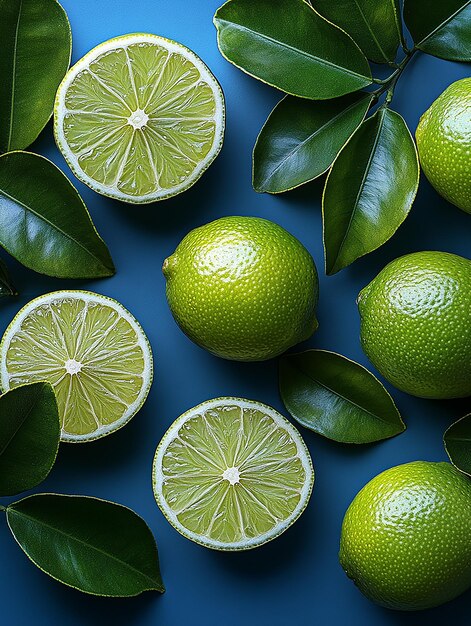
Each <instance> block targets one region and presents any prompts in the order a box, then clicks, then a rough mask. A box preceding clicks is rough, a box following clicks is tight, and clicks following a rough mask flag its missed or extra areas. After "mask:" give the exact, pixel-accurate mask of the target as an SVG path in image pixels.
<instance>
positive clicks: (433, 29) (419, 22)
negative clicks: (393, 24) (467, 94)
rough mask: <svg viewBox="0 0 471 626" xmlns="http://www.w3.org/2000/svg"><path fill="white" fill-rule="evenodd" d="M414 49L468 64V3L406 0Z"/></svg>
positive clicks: (470, 21) (462, 0)
mask: <svg viewBox="0 0 471 626" xmlns="http://www.w3.org/2000/svg"><path fill="white" fill-rule="evenodd" d="M404 20H405V22H406V25H407V27H408V29H409V30H410V32H411V35H412V37H413V39H414V42H415V46H416V48H419V49H420V50H423V51H424V52H427V53H428V54H432V55H434V56H436V57H440V58H442V59H448V60H449V61H471V26H470V24H471V0H405V1H404Z"/></svg>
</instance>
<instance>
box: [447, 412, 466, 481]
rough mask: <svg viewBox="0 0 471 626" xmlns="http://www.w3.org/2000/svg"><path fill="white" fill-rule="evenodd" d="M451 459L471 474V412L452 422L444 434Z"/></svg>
mask: <svg viewBox="0 0 471 626" xmlns="http://www.w3.org/2000/svg"><path fill="white" fill-rule="evenodd" d="M443 441H444V443H445V450H446V453H447V454H448V456H449V457H450V461H451V462H452V463H453V465H454V466H455V467H456V468H457V469H459V470H460V471H461V472H464V473H465V474H468V476H471V413H470V414H469V415H465V417H462V418H461V419H459V420H458V421H457V422H455V423H454V424H452V425H451V426H450V427H449V428H448V430H447V431H446V432H445V435H444V436H443Z"/></svg>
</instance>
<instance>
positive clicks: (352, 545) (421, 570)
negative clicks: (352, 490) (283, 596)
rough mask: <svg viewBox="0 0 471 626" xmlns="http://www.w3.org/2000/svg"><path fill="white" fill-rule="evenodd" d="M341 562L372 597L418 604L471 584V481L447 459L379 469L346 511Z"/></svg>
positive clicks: (406, 607) (394, 605) (396, 605)
mask: <svg viewBox="0 0 471 626" xmlns="http://www.w3.org/2000/svg"><path fill="white" fill-rule="evenodd" d="M339 557H340V563H341V565H342V567H343V568H344V570H345V572H346V573H347V575H348V576H349V577H350V578H351V579H352V580H353V582H354V583H355V584H356V585H357V586H358V588H359V589H360V591H362V592H363V593H364V594H365V595H366V596H367V597H368V598H370V600H373V601H374V602H377V603H378V604H381V605H383V606H385V607H388V608H390V609H399V610H403V611H414V610H421V609H427V608H431V607H434V606H438V605H439V604H443V603H444V602H448V601H449V600H452V599H453V598H455V597H456V596H458V595H460V594H461V593H463V591H465V590H466V589H467V588H468V587H469V586H470V585H471V481H470V480H469V479H468V478H467V477H466V476H464V475H463V474H461V473H460V472H459V471H458V470H457V469H455V468H454V467H453V466H452V465H450V464H449V463H428V462H426V461H416V462H414V463H406V464H405V465H398V466H397V467H393V468H391V469H389V470H386V471H385V472H383V473H381V474H379V475H378V476H376V477H375V478H373V480H371V481H370V482H369V483H368V484H367V485H366V486H365V487H363V489H362V490H361V491H360V492H359V493H358V495H357V496H356V497H355V499H354V500H353V502H352V503H351V505H350V507H349V508H348V510H347V513H346V514H345V518H344V521H343V525H342V535H341V541H340V554H339Z"/></svg>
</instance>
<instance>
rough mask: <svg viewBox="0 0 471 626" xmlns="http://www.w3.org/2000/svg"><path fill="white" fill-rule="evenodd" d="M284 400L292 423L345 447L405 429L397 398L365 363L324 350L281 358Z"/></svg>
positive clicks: (387, 436) (308, 351)
mask: <svg viewBox="0 0 471 626" xmlns="http://www.w3.org/2000/svg"><path fill="white" fill-rule="evenodd" d="M280 393H281V398H282V400H283V402H284V404H285V406H286V408H287V410H288V411H289V413H290V414H291V415H292V416H293V417H294V419H295V420H296V421H297V422H299V423H300V424H302V425H303V426H305V427H306V428H309V429H310V430H313V431H314V432H316V433H318V434H319V435H322V436H323V437H327V439H333V440H334V441H339V442H341V443H355V444H361V443H371V442H373V441H380V440H382V439H387V438H389V437H394V436H395V435H398V434H399V433H402V432H403V431H404V430H405V428H406V427H405V425H404V423H403V421H402V419H401V416H400V414H399V411H398V410H397V408H396V405H395V404H394V401H393V399H392V398H391V396H390V395H389V393H388V392H387V391H386V389H385V388H384V387H383V385H382V384H381V383H380V382H379V380H378V379H377V378H375V377H374V376H373V374H371V373H370V372H369V371H368V370H367V369H365V368H364V367H363V366H362V365H359V364H358V363H355V362H354V361H350V360H349V359H347V358H346V357H344V356H341V355H340V354H336V353H335V352H328V351H326V350H307V351H306V352H300V353H299V354H288V355H285V356H283V357H282V358H281V359H280Z"/></svg>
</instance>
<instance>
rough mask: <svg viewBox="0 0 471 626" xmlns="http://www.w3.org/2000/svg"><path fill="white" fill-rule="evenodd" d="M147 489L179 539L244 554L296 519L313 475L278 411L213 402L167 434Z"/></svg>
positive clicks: (219, 400) (256, 404) (249, 403)
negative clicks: (151, 486) (150, 489)
mask: <svg viewBox="0 0 471 626" xmlns="http://www.w3.org/2000/svg"><path fill="white" fill-rule="evenodd" d="M153 484H154V493H155V497H156V500H157V504H158V505H159V507H160V509H161V511H162V513H163V514H164V515H165V517H166V518H167V520H168V521H169V522H170V523H171V524H172V526H174V527H175V528H176V530H178V531H179V532H180V533H181V534H182V535H184V536H185V537H187V538H188V539H191V540H192V541H195V542H196V543H199V544H202V545H204V546H206V547H208V548H213V549H216V550H247V549H249V548H255V547H257V546H260V545H262V544H264V543H266V542H267V541H271V540H272V539H275V537H277V536H278V535H280V534H281V533H282V532H284V531H285V530H286V529H287V528H288V527H289V526H291V524H293V523H294V522H295V521H296V520H297V519H298V517H299V516H300V515H301V513H302V512H303V511H304V509H305V508H306V506H307V503H308V501H309V498H310V495H311V491H312V487H313V484H314V470H313V467H312V462H311V458H310V456H309V452H308V449H307V447H306V445H305V443H304V441H303V440H302V438H301V435H300V434H299V433H298V431H297V430H296V428H294V426H293V425H292V424H291V423H290V422H288V420H287V419H285V418H284V417H283V416H282V415H280V414H279V413H278V412H277V411H275V410H274V409H272V408H270V407H268V406H266V405H264V404H261V403H260V402H254V401H251V400H244V399H242V398H217V399H216V400H209V401H207V402H204V403H203V404H200V405H199V406H197V407H195V408H193V409H191V410H190V411H187V412H186V413H184V414H183V415H181V416H180V417H179V418H178V419H177V420H176V421H175V422H174V423H173V424H172V426H170V428H169V430H168V431H167V432H166V434H165V435H164V437H163V439H162V441H161V442H160V444H159V446H158V448H157V452H156V455H155V459H154V474H153Z"/></svg>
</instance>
